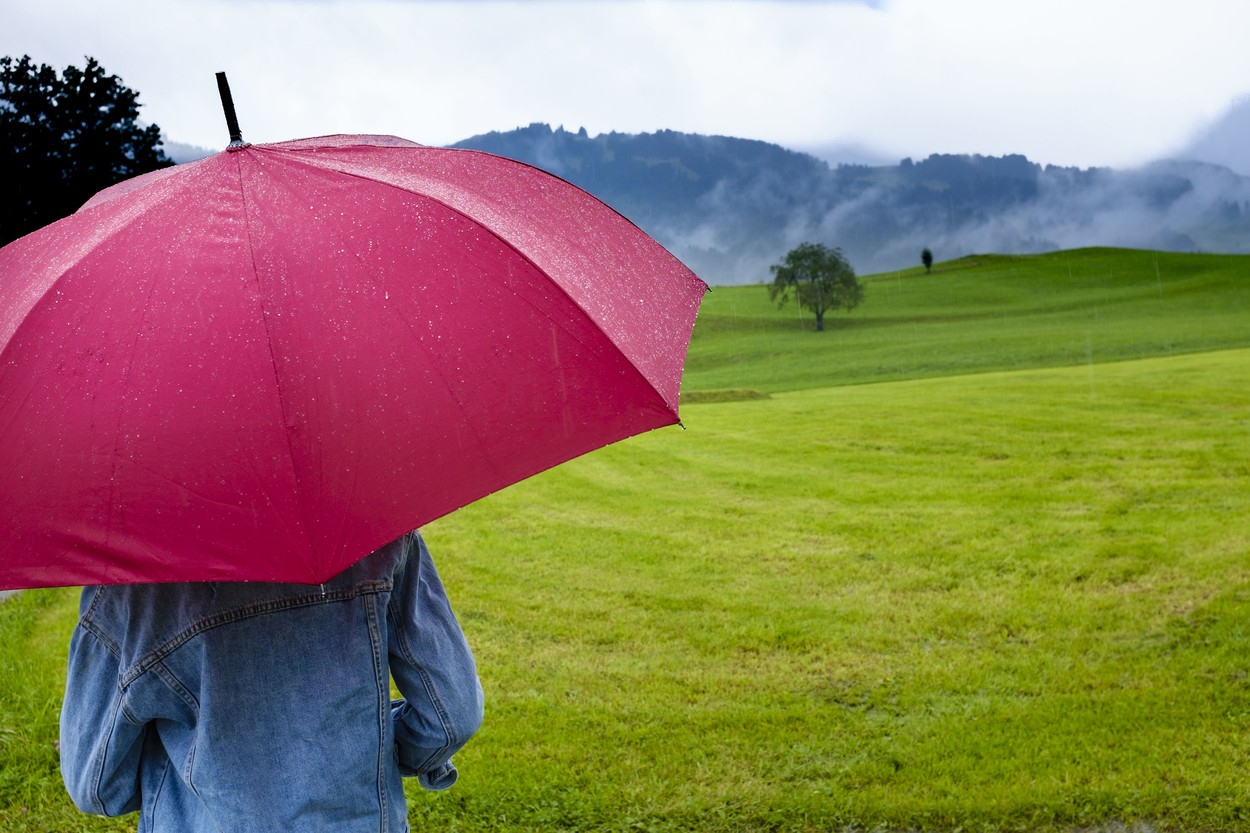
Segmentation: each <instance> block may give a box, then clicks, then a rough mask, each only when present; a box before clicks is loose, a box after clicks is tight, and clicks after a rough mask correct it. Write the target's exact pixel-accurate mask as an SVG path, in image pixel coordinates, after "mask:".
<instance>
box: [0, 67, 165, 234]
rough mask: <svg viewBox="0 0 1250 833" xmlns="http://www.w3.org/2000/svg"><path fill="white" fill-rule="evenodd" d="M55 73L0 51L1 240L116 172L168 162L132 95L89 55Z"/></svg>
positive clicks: (61, 210)
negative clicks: (81, 64)
mask: <svg viewBox="0 0 1250 833" xmlns="http://www.w3.org/2000/svg"><path fill="white" fill-rule="evenodd" d="M85 60H86V65H85V66H84V67H82V68H81V69H80V68H78V67H75V66H67V67H66V68H65V69H64V70H63V71H62V72H60V73H59V74H58V73H57V71H56V70H55V69H54V68H53V67H51V66H48V65H47V64H36V63H35V62H34V61H32V60H31V58H30V56H25V55H24V56H22V57H21V58H18V59H14V58H12V57H10V56H5V57H3V58H0V179H2V180H3V182H4V188H3V191H2V192H0V245H3V244H4V243H8V242H9V241H11V240H15V239H17V238H18V237H21V236H22V235H24V234H27V233H29V232H31V231H34V230H35V229H38V228H41V227H42V226H45V225H47V224H48V223H51V222H53V221H55V220H59V219H60V218H62V217H65V216H68V215H69V214H72V213H73V212H74V211H76V210H78V208H79V207H81V206H82V204H83V203H84V202H86V201H87V200H88V199H89V198H90V197H91V196H92V195H93V194H95V193H96V192H97V191H99V190H101V189H102V188H107V187H108V186H110V185H113V184H115V183H117V182H120V181H121V180H123V179H128V178H129V177H132V176H136V175H138V174H142V173H147V172H148V171H153V170H157V169H158V168H164V167H167V166H169V165H172V164H173V162H172V161H171V160H170V159H169V158H168V157H167V156H166V155H165V153H164V151H163V150H162V149H161V129H160V127H158V126H157V125H155V124H150V125H146V126H144V125H142V124H140V123H139V100H138V99H139V94H138V93H137V92H135V91H134V90H131V89H130V88H129V87H126V86H125V85H124V84H122V82H121V79H120V78H118V77H117V76H116V75H109V74H108V73H106V72H105V71H104V68H103V67H101V66H100V64H99V63H98V62H97V61H96V60H95V59H94V58H91V57H87V58H86V59H85Z"/></svg>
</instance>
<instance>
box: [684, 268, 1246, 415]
mask: <svg viewBox="0 0 1250 833" xmlns="http://www.w3.org/2000/svg"><path fill="white" fill-rule="evenodd" d="M865 282H866V290H865V299H864V303H863V304H862V305H861V306H860V307H859V308H858V309H856V310H855V311H854V312H852V313H850V314H849V315H848V314H847V313H841V312H840V313H836V314H834V313H830V314H829V315H828V316H827V317H826V319H825V325H826V330H827V331H826V332H824V333H820V334H817V333H814V332H812V330H813V329H814V326H815V324H814V319H813V316H812V315H811V314H810V313H807V312H803V311H802V310H800V309H798V308H797V307H796V306H794V305H793V304H791V305H789V306H787V307H785V308H784V309H783V310H780V311H779V310H778V309H777V307H776V305H775V304H773V303H771V302H770V301H769V300H768V293H767V292H765V291H764V290H763V289H761V288H760V287H759V286H733V287H716V288H715V290H714V291H713V292H712V293H711V294H710V295H709V296H708V297H707V299H706V300H705V301H704V304H703V308H702V309H701V310H700V312H699V320H698V324H697V325H696V329H695V338H694V341H693V343H692V345H691V350H690V357H689V360H688V362H687V366H686V377H685V384H684V389H685V390H686V391H690V392H695V393H697V392H701V391H707V390H720V389H743V388H746V389H755V390H758V391H761V392H774V391H783V390H800V389H806V388H822V387H829V386H832V385H845V384H861V383H864V382H890V381H898V380H901V379H914V378H920V377H936V376H954V375H962V374H966V373H981V372H985V371H990V370H1025V369H1029V368H1035V367H1053V366H1062V365H1072V364H1085V363H1089V362H1107V361H1119V360H1125V359H1139V358H1148V357H1151V356H1169V355H1177V354H1183V353H1192V352H1197V351H1203V350H1218V349H1222V348H1227V347H1242V346H1245V345H1246V344H1247V343H1250V324H1248V323H1247V322H1250V260H1248V259H1247V258H1246V257H1245V256H1244V255H1190V254H1174V253H1169V252H1144V251H1133V250H1124V249H1081V250H1075V251H1066V252H1055V253H1053V254H1045V255H1031V256H1004V255H977V256H972V257H967V258H963V259H961V260H957V261H952V262H949V263H939V264H936V265H935V266H934V269H933V273H932V274H930V275H926V274H925V273H924V270H923V269H922V268H920V267H917V268H915V269H910V270H906V271H902V272H898V273H891V274H884V275H874V276H869V277H867V278H866V279H865Z"/></svg>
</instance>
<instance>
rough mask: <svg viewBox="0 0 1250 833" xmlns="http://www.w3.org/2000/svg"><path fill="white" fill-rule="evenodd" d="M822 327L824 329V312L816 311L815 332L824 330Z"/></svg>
mask: <svg viewBox="0 0 1250 833" xmlns="http://www.w3.org/2000/svg"><path fill="white" fill-rule="evenodd" d="M824 329H825V314H824V313H823V312H818V313H816V332H818V333H820V332H824Z"/></svg>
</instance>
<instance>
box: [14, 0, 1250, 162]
mask: <svg viewBox="0 0 1250 833" xmlns="http://www.w3.org/2000/svg"><path fill="white" fill-rule="evenodd" d="M5 17H6V20H5V25H4V27H3V28H2V29H0V54H23V53H29V54H30V55H31V56H32V57H33V58H35V59H36V60H38V61H42V62H46V63H51V64H54V65H57V66H64V65H66V64H68V63H81V60H82V56H83V55H88V54H89V55H92V56H94V57H96V58H97V59H99V60H100V62H101V63H102V64H103V65H104V66H105V68H106V69H108V70H109V71H110V72H114V73H116V74H118V75H121V76H122V77H123V78H124V80H125V81H126V83H127V84H129V85H130V86H132V87H133V88H135V89H137V90H139V91H140V94H141V101H142V102H143V103H144V104H145V105H146V106H145V110H144V117H145V118H147V119H149V120H151V121H155V122H157V123H159V124H160V125H161V127H162V128H163V129H164V130H165V131H166V133H167V134H168V135H170V136H171V137H173V138H175V139H178V140H181V141H185V142H191V143H196V144H201V145H207V146H210V147H214V146H215V147H220V146H224V144H225V141H226V135H225V127H224V123H223V121H222V118H221V113H220V108H219V106H218V104H217V100H216V87H215V81H214V77H213V75H214V73H215V72H216V71H218V70H225V71H227V72H228V74H229V76H230V80H231V85H232V88H233V90H234V94H235V100H236V103H237V105H238V110H239V118H240V122H241V124H242V127H243V131H244V135H245V137H246V138H248V139H249V140H252V141H274V140H280V139H284V138H293V137H298V136H305V135H315V134H320V133H331V132H385V133H395V134H398V135H402V136H405V137H406V138H410V139H414V140H416V141H424V142H427V143H431V144H441V143H446V142H451V141H455V140H457V139H460V138H465V137H467V136H469V135H472V134H474V133H480V132H484V131H486V130H491V129H504V130H506V129H509V128H512V127H515V126H517V125H521V124H526V123H529V122H531V121H548V122H551V123H554V124H564V125H565V126H567V127H569V128H570V129H575V128H576V127H579V126H585V127H586V128H587V129H588V130H590V131H591V132H592V133H597V132H602V131H607V130H620V131H628V132H637V131H643V130H655V129H658V128H672V129H675V130H685V131H692V132H701V133H721V134H728V135H736V136H744V137H748V138H761V139H766V140H771V141H778V142H782V143H785V144H790V145H813V144H816V143H820V142H828V141H833V140H855V141H859V142H862V143H864V144H866V145H868V146H870V147H874V148H878V149H882V150H884V151H886V152H889V153H895V154H896V155H900V156H901V155H916V156H923V155H927V154H928V153H931V152H980V153H989V154H1002V153H1009V152H1019V153H1025V154H1026V155H1028V156H1029V157H1030V158H1032V159H1035V160H1037V161H1041V162H1054V163H1060V164H1080V165H1094V164H1115V165H1123V164H1131V163H1136V162H1140V161H1144V160H1146V159H1148V158H1151V157H1152V156H1156V155H1159V154H1161V153H1163V152H1166V151H1167V150H1168V149H1170V148H1173V147H1177V146H1179V145H1180V144H1182V143H1183V141H1184V139H1185V138H1186V137H1187V136H1188V135H1189V134H1190V132H1191V131H1192V130H1194V129H1195V127H1196V126H1197V125H1199V124H1201V123H1206V122H1208V121H1210V120H1211V119H1212V118H1214V117H1216V116H1217V115H1218V114H1219V112H1220V111H1221V109H1222V108H1223V107H1225V106H1227V104H1228V103H1229V101H1230V100H1231V99H1232V98H1233V97H1234V96H1235V95H1237V94H1238V93H1241V92H1245V91H1246V90H1247V89H1248V88H1250V77H1247V73H1246V65H1245V58H1244V48H1243V45H1242V44H1241V43H1240V40H1241V39H1242V38H1243V36H1244V32H1245V31H1248V30H1250V5H1248V4H1233V3H1228V2H1224V1H1223V0H1189V2H1187V3H1185V4H1176V3H1172V2H1162V1H1161V0H1140V2H1135V3H1132V4H1127V3H1123V2H1118V1H1117V0H1013V2H1010V3H1004V2H1000V0H885V2H819V1H818V0H789V1H788V2H777V1H776V0H774V2H767V0H738V1H737V2H733V1H732V0H667V1H665V0H581V1H579V0H526V1H525V2H520V1H519V0H491V1H490V2H486V1H483V2H472V3H465V2H445V1H443V0H422V1H421V2H415V1H414V0H408V1H407V2H403V1H402V0H364V2H346V0H318V1H317V2H308V1H307V0H303V1H300V0H250V1H249V2H244V1H243V0H182V1H180V2H178V3H169V2H156V0H96V2H88V0H40V2H33V1H32V2H24V3H21V4H20V5H19V6H17V7H16V8H11V9H6V12H5Z"/></svg>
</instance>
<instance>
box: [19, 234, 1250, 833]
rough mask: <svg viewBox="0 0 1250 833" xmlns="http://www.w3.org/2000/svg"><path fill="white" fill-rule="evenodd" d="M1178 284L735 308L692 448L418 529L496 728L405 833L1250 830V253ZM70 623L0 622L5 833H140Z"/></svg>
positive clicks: (977, 274)
mask: <svg viewBox="0 0 1250 833" xmlns="http://www.w3.org/2000/svg"><path fill="white" fill-rule="evenodd" d="M1065 258H1066V259H1067V260H1069V261H1070V262H1071V263H1072V264H1073V272H1074V275H1078V274H1084V275H1086V276H1088V275H1093V274H1101V273H1104V272H1105V273H1106V274H1108V275H1112V274H1118V275H1122V276H1125V277H1123V279H1122V282H1121V283H1119V284H1114V285H1113V283H1112V281H1111V279H1110V278H1108V279H1107V280H1106V281H1105V282H1104V283H1102V284H1100V285H1098V286H1097V288H1094V287H1093V284H1094V283H1096V282H1095V281H1093V279H1088V280H1087V282H1086V283H1082V280H1086V279H1082V278H1078V277H1073V278H1072V279H1071V280H1070V281H1069V279H1068V278H1067V277H1066V267H1065V268H1062V269H1061V268H1059V267H1056V266H1055V263H1060V264H1062V263H1063V262H1064V260H1065ZM1154 258H1155V255H1154V254H1153V253H1141V252H1110V251H1097V252H1092V251H1091V252H1072V253H1060V254H1057V255H1052V256H1045V257H1041V258H1011V259H1002V258H983V259H981V265H980V266H973V265H972V264H971V263H969V262H960V263H956V264H939V265H938V266H937V268H935V271H934V274H932V275H930V276H927V277H926V276H923V275H922V274H921V275H917V274H915V273H905V274H903V275H900V276H897V277H895V276H881V277H876V278H873V279H872V283H871V285H870V290H869V293H870V294H869V295H868V298H867V300H866V301H865V304H864V306H863V307H862V308H861V309H860V310H857V311H856V312H855V313H853V314H852V315H851V316H849V317H840V318H838V319H837V320H834V321H832V322H830V321H828V320H827V322H826V323H827V324H829V323H832V324H833V328H832V329H831V330H830V331H828V332H826V333H823V334H817V333H814V332H809V331H807V330H805V329H802V328H801V327H800V323H801V321H800V319H799V317H798V316H797V314H796V313H795V312H794V311H793V310H785V311H781V312H778V311H776V310H775V308H772V307H770V306H769V305H768V302H767V296H766V293H765V292H764V290H763V289H762V288H760V287H741V288H732V289H717V290H716V293H715V294H714V295H713V296H712V297H711V298H709V299H708V303H707V306H706V308H705V315H704V316H703V317H701V319H700V324H699V327H698V330H697V331H696V339H695V343H694V345H693V347H692V352H691V362H690V369H689V373H688V376H687V385H686V387H687V389H688V390H689V391H691V392H692V394H694V393H699V394H701V395H698V396H696V395H691V396H688V397H687V402H688V403H689V404H687V405H685V406H684V407H683V418H684V421H685V424H686V426H687V428H688V430H685V431H682V430H680V429H676V428H673V429H666V430H663V431H657V432H653V433H651V434H648V435H645V436H641V437H637V438H634V439H632V440H629V441H627V442H624V443H621V444H618V445H616V446H613V447H611V448H607V449H603V450H601V451H599V452H596V453H594V454H592V455H588V456H587V457H584V458H582V459H579V460H576V461H573V462H572V463H569V464H566V465H564V466H561V467H559V468H558V469H555V470H553V471H550V472H546V473H544V474H542V475H540V476H538V477H535V478H532V479H531V480H529V481H526V482H525V483H522V484H519V485H517V486H515V487H512V488H510V489H507V490H505V491H503V492H501V493H499V494H497V495H494V496H492V497H490V498H487V499H486V500H483V501H480V502H479V503H477V504H474V505H473V506H470V507H468V508H466V509H463V510H461V511H459V512H457V513H455V514H453V515H451V516H449V517H447V518H444V519H442V520H440V521H438V522H436V523H435V524H433V525H431V526H429V527H428V528H427V529H426V538H427V540H428V541H429V542H430V544H431V547H432V549H433V550H434V553H435V556H436V558H437V559H438V560H439V565H440V569H441V571H442V573H443V577H444V580H445V581H446V583H447V585H448V587H449V591H450V593H451V594H452V598H453V602H454V603H455V604H456V606H457V610H458V613H459V615H460V617H461V620H462V622H463V624H464V627H465V630H466V632H467V633H468V635H469V638H470V641H471V642H472V644H473V646H474V648H475V651H476V652H477V654H478V659H479V663H480V666H481V671H482V677H483V684H484V687H485V689H486V694H487V699H488V705H487V719H486V724H485V726H484V728H483V730H482V732H481V734H480V735H479V737H478V738H477V739H475V740H474V741H473V742H472V743H471V744H470V745H469V746H468V747H467V748H466V749H465V750H464V751H463V752H462V753H461V754H460V755H459V756H458V757H457V762H458V764H459V765H460V767H461V771H462V777H461V781H460V783H459V784H458V785H457V786H456V787H455V788H454V789H453V790H451V791H449V792H448V793H444V794H437V795H435V794H424V793H420V791H419V790H413V791H412V792H411V794H410V797H411V806H412V810H411V816H412V819H413V823H414V829H416V830H451V831H485V830H533V831H541V830H571V829H577V830H604V831H607V830H612V831H617V830H619V831H626V830H654V831H668V830H708V831H747V830H778V831H781V830H784V831H799V830H811V831H818V830H856V831H858V830H864V831H904V830H907V831H911V830H925V831H956V830H962V831H981V830H984V831H997V830H1014V831H1059V830H1062V831H1086V830H1105V831H1112V830H1121V829H1123V828H1122V827H1121V825H1125V826H1127V827H1128V829H1130V830H1142V831H1147V830H1150V831H1177V833H1181V831H1184V833H1204V831H1208V832H1214V831H1240V830H1246V829H1250V781H1248V780H1247V778H1246V772H1247V767H1248V765H1250V522H1248V521H1247V518H1250V327H1247V324H1250V315H1248V312H1250V309H1248V307H1247V299H1248V298H1250V289H1248V285H1250V258H1244V257H1243V258H1221V257H1210V258H1208V257H1202V256H1189V257H1186V256H1177V255H1164V254H1160V255H1158V259H1159V264H1160V269H1159V277H1158V281H1159V283H1160V284H1161V287H1162V289H1161V291H1160V290H1159V288H1158V287H1152V286H1151V282H1152V281H1155V280H1156V276H1155V272H1154V268H1153V265H1152V264H1153V262H1154ZM1143 263H1144V264H1148V265H1149V268H1146V267H1141V268H1138V267H1140V265H1141V264H1143ZM1031 264H1032V265H1036V271H1031ZM1134 264H1137V266H1134ZM1100 270H1101V271H1100ZM1134 270H1136V271H1134ZM891 281H894V282H895V283H897V284H900V285H901V289H900V288H898V287H897V286H896V287H895V289H894V291H895V292H896V293H899V296H900V297H901V296H903V295H908V294H909V293H910V295H909V298H910V300H907V301H906V302H904V301H902V300H900V299H899V298H896V299H895V302H894V304H895V305H894V306H889V304H888V303H887V299H888V298H889V296H888V295H887V292H889V291H890V283H891ZM943 286H946V287H947V288H948V289H949V290H950V292H951V297H950V298H948V299H947V300H946V301H945V302H943V301H942V300H941V299H942V298H943V297H944V294H943V290H942V288H943ZM1152 289H1153V291H1154V292H1155V295H1154V296H1153V297H1152V296H1151V294H1150V293H1151V291H1152ZM956 291H957V292H956ZM956 295H961V296H962V298H963V300H962V301H961V300H960V299H959V297H956ZM1169 298H1172V299H1179V300H1174V302H1172V303H1168V300H1169ZM926 299H927V300H926ZM1160 299H1162V300H1160ZM965 302H966V304H967V311H966V313H965V314H960V313H959V309H960V308H961V304H962V303H965ZM1091 305H1093V306H1098V307H1100V309H1101V312H1098V313H1097V314H1096V315H1095V314H1094V312H1093V309H1092V306H1091ZM925 308H928V309H929V310H930V311H929V313H927V314H922V310H923V309H925ZM978 310H979V311H978ZM991 310H993V311H997V315H996V314H993V313H992V312H991ZM999 318H1002V319H1004V320H1005V321H1007V322H1015V326H1014V327H1013V326H1010V325H1009V324H1008V323H1003V324H1000V323H999V321H998V319H999ZM891 333H893V334H894V336H893V338H892V337H891V335H890V334H891ZM978 338H980V339H981V340H982V344H983V347H982V348H978V347H977V344H978V341H977V340H978ZM1239 339H1240V340H1239ZM904 342H905V344H904ZM990 345H993V346H992V347H991V346H990ZM1169 353H1175V354H1177V355H1168V354H1169ZM908 356H911V359H910V360H908ZM1105 359H1118V360H1120V361H1106V362H1104V360H1105ZM1125 359H1132V360H1131V361H1129V360H1125ZM874 363H875V364H874ZM791 365H793V366H791ZM1063 365H1067V366H1063ZM869 366H875V367H876V368H877V370H875V371H872V372H868V371H867V370H864V369H865V368H867V367H869ZM822 368H823V369H822ZM943 368H946V369H945V370H943ZM860 371H863V372H860ZM972 371H976V372H972ZM822 374H823V375H822ZM943 374H945V375H943ZM952 374H954V375H952ZM896 378H897V379H903V380H904V381H890V382H888V383H880V384H849V383H853V382H857V381H866V380H869V379H872V380H878V381H880V380H884V379H896ZM822 380H823V381H822ZM752 392H755V393H752ZM764 394H767V396H765V395H764ZM700 400H702V401H700ZM75 610H76V594H75V592H74V591H72V590H65V589H61V590H49V591H32V592H28V593H23V594H21V595H20V596H18V597H15V598H13V599H10V600H8V601H6V602H4V603H3V604H0V764H2V766H3V769H2V770H0V829H3V830H5V831H10V830H11V831H28V830H29V831H44V830H52V831H62V830H66V831H68V830H133V829H134V820H133V818H131V819H122V820H120V821H110V820H97V819H90V818H87V817H84V816H79V815H77V814H76V813H75V811H73V809H72V808H71V807H70V806H69V805H68V801H67V799H65V798H64V797H63V795H62V794H61V787H60V780H59V776H58V774H57V770H56V751H55V746H54V743H55V740H56V719H57V709H58V705H59V698H60V693H61V691H60V689H61V687H62V686H63V684H64V683H63V663H64V652H65V643H66V641H67V640H68V635H69V632H70V629H71V628H72V625H73V618H74V615H75Z"/></svg>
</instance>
